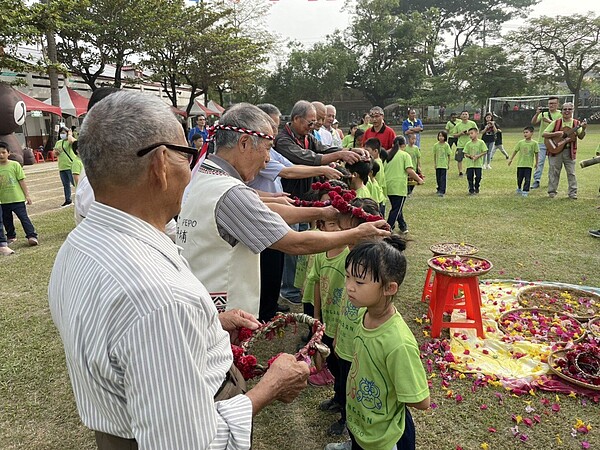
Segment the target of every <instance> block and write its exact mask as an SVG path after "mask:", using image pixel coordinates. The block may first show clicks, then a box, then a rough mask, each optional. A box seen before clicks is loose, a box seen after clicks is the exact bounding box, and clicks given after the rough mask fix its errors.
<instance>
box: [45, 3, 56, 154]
mask: <svg viewBox="0 0 600 450" xmlns="http://www.w3.org/2000/svg"><path fill="white" fill-rule="evenodd" d="M42 1H43V2H44V3H46V4H49V1H50V0H42ZM46 45H47V47H46V48H47V52H48V55H47V56H48V60H49V61H50V65H49V66H48V78H49V79H50V102H51V103H52V106H59V107H60V96H59V93H58V70H57V68H56V67H57V64H58V54H57V52H56V39H55V37H54V30H47V31H46ZM57 123H58V118H57V117H56V115H55V114H50V130H51V135H50V136H51V138H50V139H49V141H50V146H48V147H49V148H52V147H53V146H54V142H55V139H56V136H57V133H56V132H55V128H56V125H57Z"/></svg>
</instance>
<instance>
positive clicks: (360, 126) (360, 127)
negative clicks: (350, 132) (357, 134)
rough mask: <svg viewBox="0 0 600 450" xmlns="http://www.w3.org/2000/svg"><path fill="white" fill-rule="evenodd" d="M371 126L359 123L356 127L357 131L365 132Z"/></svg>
mask: <svg viewBox="0 0 600 450" xmlns="http://www.w3.org/2000/svg"><path fill="white" fill-rule="evenodd" d="M371 126H372V125H371V124H370V123H361V124H360V125H359V126H358V129H359V130H363V131H367V129H368V128H370V127H371Z"/></svg>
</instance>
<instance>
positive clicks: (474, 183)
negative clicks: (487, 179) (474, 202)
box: [467, 167, 481, 194]
mask: <svg viewBox="0 0 600 450" xmlns="http://www.w3.org/2000/svg"><path fill="white" fill-rule="evenodd" d="M467 180H468V181H469V192H470V193H472V194H473V193H479V185H480V184H481V167H469V168H468V169H467Z"/></svg>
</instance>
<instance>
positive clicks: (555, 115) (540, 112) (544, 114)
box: [531, 97, 562, 189]
mask: <svg viewBox="0 0 600 450" xmlns="http://www.w3.org/2000/svg"><path fill="white" fill-rule="evenodd" d="M561 117H562V116H561V114H560V110H559V109H558V97H548V107H547V108H542V107H541V106H539V107H538V108H537V110H536V112H535V115H534V116H533V117H532V118H531V125H534V126H535V125H537V124H538V123H539V124H540V125H539V127H540V132H539V134H538V139H537V141H538V146H539V149H540V152H539V153H538V164H537V167H536V168H535V172H534V173H533V184H532V185H531V189H537V188H539V187H540V180H541V179H542V172H543V171H544V164H545V162H546V144H544V139H542V134H543V133H544V130H545V129H546V127H547V126H548V124H549V123H552V121H553V120H556V119H560V118H561Z"/></svg>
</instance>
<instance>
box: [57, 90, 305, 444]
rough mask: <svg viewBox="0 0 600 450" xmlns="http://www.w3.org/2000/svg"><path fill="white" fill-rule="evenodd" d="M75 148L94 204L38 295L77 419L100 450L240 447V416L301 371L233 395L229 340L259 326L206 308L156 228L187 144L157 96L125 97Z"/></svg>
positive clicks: (95, 112) (291, 392) (289, 366)
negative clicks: (59, 346)
mask: <svg viewBox="0 0 600 450" xmlns="http://www.w3.org/2000/svg"><path fill="white" fill-rule="evenodd" d="M139 117H144V123H145V126H144V127H140V126H139V123H138V118H139ZM116 129H118V130H120V132H119V133H114V132H113V131H114V130H116ZM79 150H80V153H81V158H82V160H83V163H84V165H85V167H86V173H87V176H88V178H89V182H90V184H91V185H92V187H93V189H94V194H95V199H96V200H95V201H94V202H93V203H92V205H91V206H90V209H89V211H88V214H87V216H86V219H85V220H84V221H83V222H82V223H81V224H80V225H78V226H77V227H76V228H75V230H74V231H72V232H71V233H70V234H69V236H68V237H67V240H66V241H65V243H64V244H63V245H62V247H61V249H60V250H59V252H58V255H57V257H56V261H55V263H54V267H53V270H52V274H51V277H50V283H49V287H48V298H49V304H50V311H51V314H52V319H53V321H54V323H55V324H56V327H57V328H58V331H59V333H60V337H61V339H62V342H63V346H64V350H65V354H66V361H67V368H68V370H69V376H70V379H71V384H72V387H73V391H74V395H75V400H76V403H77V409H78V412H79V415H80V417H81V420H82V421H83V423H84V424H85V425H86V426H87V427H89V428H91V429H92V430H95V431H96V443H97V445H98V448H99V449H100V450H120V449H137V448H140V449H152V450H173V449H249V448H250V445H251V432H252V417H253V416H254V415H256V414H257V413H258V412H259V411H261V409H262V408H264V407H265V406H266V405H268V404H269V403H271V402H273V401H274V400H281V401H284V402H290V401H292V400H293V399H294V398H295V397H296V396H297V395H298V394H299V392H300V391H301V390H302V389H303V388H304V387H305V386H306V380H307V378H308V374H309V370H308V366H307V365H306V364H305V363H304V362H298V361H296V360H295V358H294V357H293V356H292V355H289V354H283V355H281V356H280V357H279V358H277V359H276V360H275V362H274V363H273V364H272V365H271V367H270V368H269V370H268V371H267V372H266V374H265V375H264V376H263V378H262V379H261V380H260V381H259V382H258V383H257V384H256V385H255V387H254V388H253V389H251V390H249V391H247V392H246V393H245V394H244V391H245V388H244V385H243V380H240V378H239V371H237V370H236V369H235V368H234V366H233V365H232V361H233V357H232V353H231V347H230V341H233V340H235V338H236V337H237V330H238V329H239V328H240V327H242V326H244V327H248V328H251V329H256V327H257V326H258V322H257V321H256V319H254V318H253V317H252V316H251V315H249V314H247V313H244V312H242V311H239V310H232V311H228V312H225V313H222V314H218V313H217V310H216V309H215V306H214V304H213V303H212V301H211V299H210V296H209V295H208V292H207V291H206V289H205V288H204V286H203V285H202V283H200V282H199V281H198V280H197V279H196V278H195V277H194V276H193V274H192V273H191V271H190V270H189V266H188V264H187V261H186V260H185V259H184V258H183V257H182V256H181V255H180V253H179V250H180V249H179V248H178V247H177V246H176V245H175V244H174V243H173V242H171V240H170V239H169V238H168V237H167V236H166V235H165V234H164V229H165V224H166V223H167V222H168V220H169V219H170V218H171V217H174V216H175V215H177V214H178V213H179V210H180V207H181V197H182V194H183V189H184V188H185V186H186V185H187V183H188V182H189V179H190V169H189V168H190V162H191V160H193V159H194V158H196V157H197V154H198V152H197V150H196V149H193V148H190V147H188V146H187V142H186V139H185V136H184V133H183V130H182V128H181V126H180V125H179V123H178V122H177V119H176V118H175V116H174V115H173V113H172V112H171V111H170V109H169V107H168V106H167V105H165V104H164V103H163V102H162V101H161V100H160V99H159V98H158V97H155V96H152V95H148V94H143V93H139V92H128V91H122V92H118V93H115V94H112V95H110V96H108V97H107V98H106V99H104V100H103V101H102V102H100V103H98V104H97V105H96V106H95V107H94V108H93V109H91V110H90V112H89V113H88V116H87V117H86V119H85V122H84V123H83V126H82V127H81V133H80V139H79ZM233 380H235V383H234V381H233ZM236 383H237V384H236ZM223 392H227V393H229V394H228V395H223Z"/></svg>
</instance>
